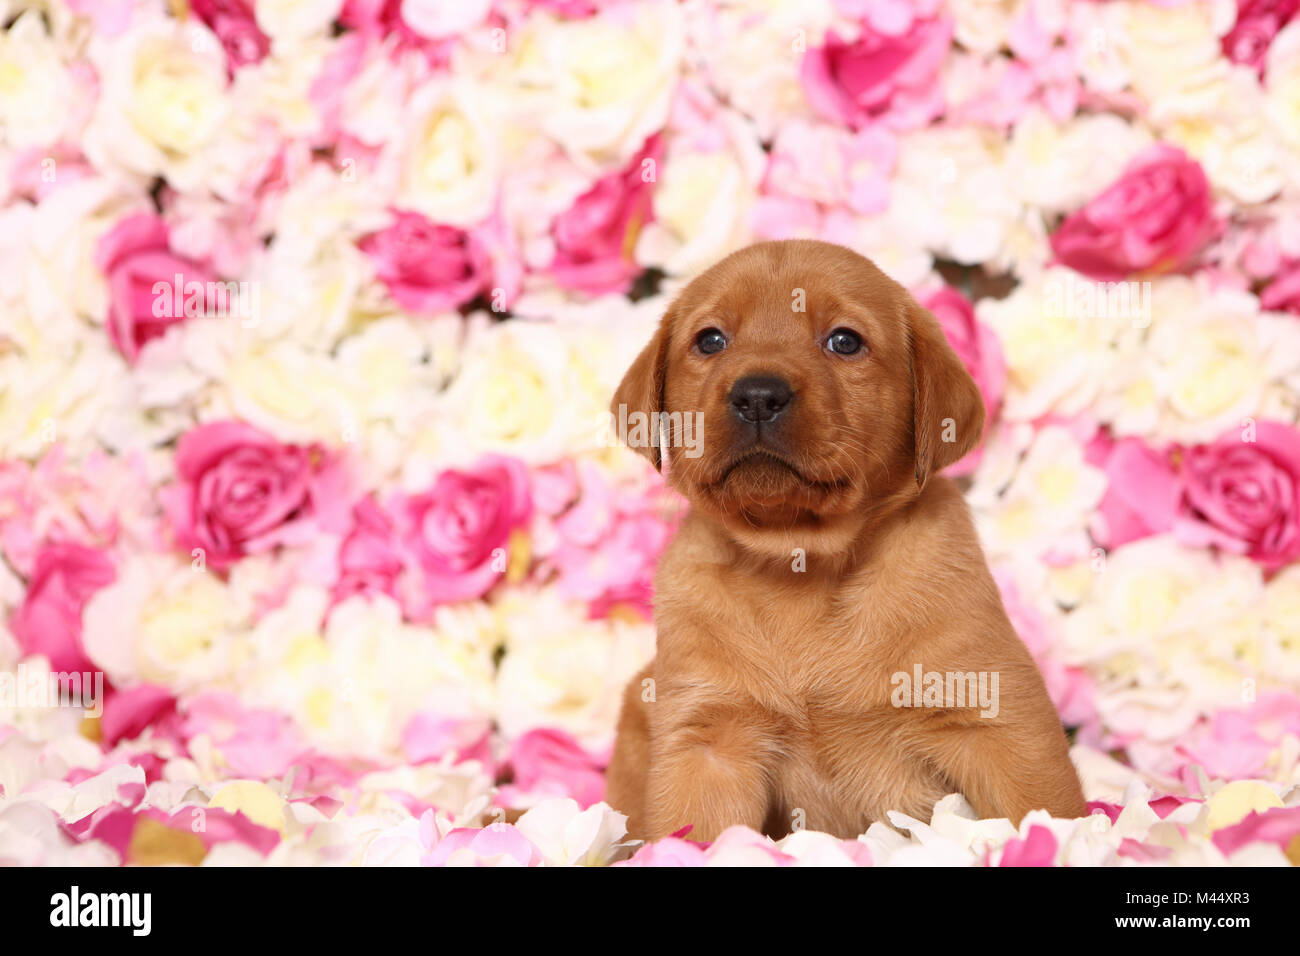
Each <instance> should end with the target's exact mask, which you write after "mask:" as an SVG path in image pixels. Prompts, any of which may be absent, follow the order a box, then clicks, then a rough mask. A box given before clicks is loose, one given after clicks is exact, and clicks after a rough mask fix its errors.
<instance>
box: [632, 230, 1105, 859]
mask: <svg viewBox="0 0 1300 956" xmlns="http://www.w3.org/2000/svg"><path fill="white" fill-rule="evenodd" d="M613 412H614V414H615V417H616V418H620V416H621V421H623V422H629V421H630V422H631V424H632V425H633V426H634V427H633V428H632V430H631V431H630V432H626V433H625V438H627V439H628V440H629V444H632V445H635V446H639V447H638V451H641V452H642V453H643V454H645V455H647V457H649V458H650V459H651V461H653V462H654V463H655V465H656V466H663V467H666V470H667V475H668V480H669V483H670V484H671V485H672V486H673V487H674V488H676V489H677V490H678V491H680V492H681V493H682V494H683V495H685V496H686V498H687V499H688V500H689V501H690V504H691V509H690V512H689V514H688V515H687V517H686V518H685V520H684V521H683V523H682V526H681V529H680V531H679V533H678V535H677V537H676V538H675V539H674V541H673V543H672V544H671V546H670V547H669V548H668V551H667V552H666V553H665V554H664V557H663V560H662V562H661V564H660V568H659V575H658V580H657V593H656V603H655V622H656V625H657V629H658V655H657V657H656V659H655V661H654V662H653V663H652V664H651V665H650V666H649V667H647V668H646V670H645V671H643V672H642V673H641V674H638V675H637V677H636V678H634V679H633V681H632V682H631V684H629V686H628V688H627V692H626V695H625V698H624V703H623V712H622V716H621V718H620V722H619V728H618V742H617V745H616V747H615V752H614V757H613V760H612V762H611V764H610V768H609V774H608V799H609V801H610V803H611V804H612V805H613V806H614V807H615V808H617V809H619V810H622V811H623V812H625V813H627V814H628V816H629V830H630V831H631V833H632V835H633V836H638V837H643V838H649V839H654V838H658V837H662V836H664V835H666V834H669V833H672V832H674V831H676V830H678V829H679V828H682V827H685V826H687V825H690V826H691V827H692V828H693V829H692V830H691V832H690V838H691V839H694V840H712V839H713V838H715V837H717V835H718V834H719V833H720V832H721V831H722V830H724V829H725V828H726V827H728V826H730V825H732V824H738V823H740V824H746V825H748V826H750V827H753V828H755V829H760V830H763V831H764V832H766V833H768V834H769V835H772V836H781V835H783V834H785V833H787V832H789V831H790V830H791V829H793V828H795V827H804V828H807V829H817V830H824V831H827V832H830V833H833V834H836V835H838V836H841V837H852V836H856V835H857V834H859V833H862V832H863V831H864V830H865V829H866V828H867V826H868V825H869V824H870V823H871V822H872V821H875V820H885V819H886V818H885V814H886V812H887V811H889V810H900V811H903V812H905V813H908V814H911V815H913V816H917V817H919V818H921V819H926V820H928V819H929V816H930V810H931V808H932V806H933V804H934V802H935V801H936V800H937V799H939V798H940V797H942V796H944V795H945V794H947V793H951V792H961V793H963V794H964V795H965V796H966V798H967V799H968V800H969V801H970V802H971V803H972V805H973V806H974V807H975V809H976V811H978V812H979V814H980V815H981V816H984V817H989V816H1004V817H1009V818H1010V819H1011V820H1012V821H1013V822H1017V823H1018V822H1019V821H1020V819H1021V818H1022V817H1023V816H1024V814H1025V813H1027V812H1028V811H1030V810H1033V809H1038V808H1045V809H1047V810H1049V811H1050V812H1051V813H1053V814H1055V815H1058V816H1080V815H1082V814H1084V813H1085V806H1084V800H1083V795H1082V792H1081V790H1080V786H1079V780H1078V777H1077V776H1076V774H1075V771H1074V768H1073V766H1072V765H1071V763H1070V759H1069V755H1068V751H1067V743H1066V740H1065V736H1064V734H1063V732H1062V729H1061V724H1060V721H1059V719H1058V717H1057V714H1056V711H1055V709H1054V708H1053V706H1052V703H1051V701H1050V700H1049V699H1048V696H1047V692H1046V690H1045V688H1044V686H1043V681H1042V678H1041V677H1040V676H1039V673H1038V670H1037V668H1036V667H1035V666H1034V663H1033V661H1032V660H1031V658H1030V656H1029V653H1028V651H1027V650H1026V648H1025V645H1024V644H1023V643H1022V642H1021V640H1020V639H1019V637H1017V636H1016V633H1015V631H1014V630H1013V629H1012V627H1011V623H1010V621H1008V620H1007V615H1006V612H1005V611H1004V610H1003V607H1002V602H1001V599H1000V597H999V595H998V591H997V588H996V587H995V585H994V583H993V580H992V578H991V577H990V575H989V571H988V568H987V566H986V564H985V560H984V555H983V552H982V551H981V549H980V545H979V542H978V540H977V539H976V535H975V531H974V528H973V526H972V524H971V519H970V515H969V513H968V511H967V508H966V504H965V502H964V501H963V499H962V497H961V495H960V494H959V492H958V491H957V489H956V487H955V486H954V485H953V484H952V482H951V481H949V480H948V479H946V478H942V477H938V476H936V474H935V472H937V471H938V470H939V469H941V468H943V467H945V466H946V465H949V464H951V463H953V462H955V461H956V460H957V459H959V458H960V457H961V456H962V455H964V454H965V453H966V452H967V451H969V450H970V448H971V447H972V446H973V445H974V444H975V443H976V442H977V441H978V439H979V436H980V432H981V428H982V426H983V422H984V407H983V403H982V401H981V399H980V395H979V392H978V390H977V389H976V387H975V383H974V382H973V381H972V379H971V377H970V375H969V374H968V373H967V372H966V370H965V368H964V367H963V366H962V364H961V361H960V360H959V359H958V357H957V355H956V354H955V353H954V352H953V350H952V348H951V347H950V346H949V345H948V343H947V341H946V340H945V338H944V336H943V333H942V331H941V330H940V328H939V325H938V323H937V322H936V321H935V319H934V317H933V316H932V315H930V313H929V312H927V311H926V310H925V309H923V308H921V306H920V305H918V304H917V303H916V301H915V300H914V299H913V298H912V297H911V296H910V295H909V294H908V293H907V291H906V290H905V289H903V288H902V287H901V286H899V285H898V284H897V283H896V282H894V281H893V280H891V279H889V278H888V277H887V276H885V275H884V274H883V273H882V272H881V271H880V270H879V269H877V268H876V267H875V266H874V265H872V264H871V263H870V262H869V261H867V260H866V259H864V258H862V257H861V256H859V255H857V254H855V253H853V252H850V251H849V250H847V249H844V248H841V247H839V246H833V245H829V244H826V243H821V242H813V241H805V240H795V241H789V242H769V243H763V244H760V245H756V246H752V247H750V248H748V249H744V250H742V251H741V252H738V253H736V254H734V255H732V256H730V257H728V258H727V259H725V260H723V261H722V262H720V263H718V264H717V265H715V266H714V267H713V268H711V269H709V270H708V271H707V272H705V273H704V274H703V275H701V276H700V277H699V278H697V279H695V280H694V281H693V282H691V283H690V285H688V286H687V287H686V289H685V290H684V291H683V292H682V293H681V295H680V296H678V298H677V299H676V301H675V302H673V304H672V306H671V307H670V308H669V310H668V312H667V314H666V315H665V316H664V318H663V321H662V323H661V324H660V326H659V329H658V331H657V332H656V334H655V336H654V338H653V339H652V340H651V342H650V344H649V345H647V346H646V348H645V349H644V351H642V353H641V354H640V356H639V357H638V358H637V359H636V361H635V362H634V363H633V365H632V368H631V369H630V370H629V371H628V373H627V376H626V377H625V378H624V380H623V382H622V384H621V385H620V386H619V388H618V391H617V394H616V395H615V397H614V401H613ZM637 412H640V413H641V414H642V416H648V415H651V414H656V413H657V414H659V415H660V416H661V418H662V420H664V421H665V423H666V430H665V433H664V438H663V441H662V442H655V443H653V444H652V443H650V442H647V441H644V440H642V439H644V438H645V435H646V433H645V430H644V429H642V430H641V431H640V432H638V431H637V429H636V428H635V425H636V424H637V422H638V421H644V420H645V419H638V417H637V416H636V414H635V413H637ZM688 426H695V427H696V429H697V430H696V431H695V432H694V433H692V432H691V431H690V429H689V427H688ZM651 432H652V433H653V429H652V430H651ZM922 674H923V675H925V676H924V677H923V678H922V680H921V681H920V684H921V686H916V687H913V686H911V685H912V684H914V683H916V680H915V678H916V677H917V676H919V675H922ZM936 674H937V675H938V678H937V679H938V682H939V683H938V684H936V682H935V678H934V677H933V676H932V675H936ZM900 675H905V676H906V680H904V679H903V677H901V676H900ZM977 688H978V690H980V691H983V692H984V696H983V698H982V699H980V700H977V699H976V698H977V696H979V695H978V693H977ZM923 690H925V691H926V693H924V694H923V693H922V691H923ZM990 690H991V692H992V693H988V692H989V691H990ZM963 691H964V692H965V693H962V692H963ZM959 694H960V696H959Z"/></svg>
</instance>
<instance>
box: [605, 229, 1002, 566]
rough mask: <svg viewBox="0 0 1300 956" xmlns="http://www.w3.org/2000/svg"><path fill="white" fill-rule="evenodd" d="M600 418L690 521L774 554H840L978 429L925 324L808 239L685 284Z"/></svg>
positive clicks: (887, 289) (969, 399) (854, 260)
mask: <svg viewBox="0 0 1300 956" xmlns="http://www.w3.org/2000/svg"><path fill="white" fill-rule="evenodd" d="M612 411H613V413H614V416H615V418H616V420H617V421H619V422H620V431H621V433H622V434H623V435H624V436H625V437H628V436H629V435H630V434H639V435H640V437H641V438H644V439H648V440H629V445H631V446H632V447H634V448H636V450H637V451H639V452H641V453H642V454H645V455H646V456H647V457H648V458H650V460H651V461H652V462H654V464H655V466H656V467H662V465H663V460H664V458H667V461H668V476H669V482H670V483H671V484H672V485H673V487H675V488H676V489H677V490H678V491H680V492H681V493H682V494H684V495H685V496H686V497H687V498H688V499H690V501H691V503H692V504H693V506H694V507H696V508H697V509H699V510H701V511H704V512H706V513H708V514H711V515H713V516H714V517H716V518H718V519H720V520H721V521H723V523H724V524H725V525H727V526H728V527H729V528H730V529H732V530H733V532H735V533H736V534H737V536H739V537H742V538H744V539H745V540H746V541H748V542H750V543H755V542H757V541H760V540H762V539H763V537H764V535H765V534H766V535H767V537H768V539H769V542H770V543H772V544H776V545H777V547H782V548H783V547H784V546H785V541H787V540H789V533H790V532H794V533H795V534H796V535H797V536H798V538H797V539H798V540H801V541H807V540H809V534H810V532H811V533H813V534H815V535H818V536H820V537H819V540H820V541H821V542H822V543H824V544H826V545H827V546H830V547H839V546H842V545H843V543H845V541H846V540H847V538H849V537H851V536H852V535H853V534H854V533H856V531H857V530H858V529H859V528H860V527H861V525H862V523H863V522H864V521H865V520H867V518H868V517H869V516H870V515H871V514H873V513H878V512H879V511H880V510H881V509H882V508H885V507H887V506H888V505H889V504H890V503H893V502H897V501H899V500H900V499H904V498H906V497H909V496H912V495H915V494H916V493H917V492H918V491H919V489H921V488H922V487H924V485H925V482H926V480H927V478H928V477H929V476H930V475H931V474H932V473H934V472H936V471H938V470H939V469H941V468H943V467H945V466H947V465H949V464H952V463H953V462H955V461H956V460H957V459H959V458H960V457H961V456H962V455H964V454H965V453H966V452H967V451H969V450H970V449H971V448H972V447H973V446H974V445H975V443H976V442H977V441H978V439H979V436H980V433H981V430H982V428H983V423H984V405H983V401H982V400H981V398H980V394H979V390H978V389H977V388H976V386H975V382H974V381H973V380H972V379H971V376H970V374H969V373H968V372H967V371H966V369H965V367H964V366H963V365H962V363H961V360H960V359H959V358H958V357H957V355H956V353H955V352H953V350H952V348H951V346H949V345H948V342H947V340H946V339H945V338H944V335H943V332H942V331H941V330H940V328H939V325H938V323H937V322H936V320H935V319H934V317H933V316H932V315H931V314H930V313H929V312H927V311H926V310H925V309H923V308H921V306H920V305H918V304H917V302H916V301H915V300H914V299H913V298H912V297H911V295H909V294H908V293H907V291H906V290H905V289H903V287H902V286H900V285H898V283H896V282H894V281H893V280H892V279H890V278H889V277H887V276H886V275H885V274H884V273H882V272H881V271H880V270H879V269H877V268H876V267H875V266H874V265H872V264H871V262H869V261H868V260H867V259H865V258H863V257H862V256H859V255H857V254H856V253H854V252H851V251H850V250H848V249H845V248H843V247H840V246H835V245H830V244H828V243H823V242H815V241H810V240H791V241H787V242H767V243H761V244H759V245H755V246H750V247H749V248H747V249H744V250H741V251H740V252H737V253H735V254H733V255H731V256H729V257H728V258H726V259H724V260H723V261H722V262H720V263H718V264H717V265H715V266H714V267H713V268H711V269H709V270H708V271H707V272H705V273H704V274H703V275H701V276H699V277H698V278H697V279H695V280H694V281H693V282H691V283H690V284H689V285H688V286H687V287H686V289H685V290H683V292H682V293H681V294H680V295H679V296H678V297H677V299H676V300H675V301H674V302H673V304H672V305H671V307H670V308H669V309H668V312H667V313H666V314H665V315H664V318H663V321H662V322H661V323H660V325H659V328H658V331H657V332H656V333H655V335H654V337H653V339H652V340H651V341H650V343H649V344H648V345H647V346H646V347H645V349H644V350H643V351H642V352H641V354H640V355H639V356H638V357H637V359H636V361H635V362H634V363H633V364H632V367H631V368H630V369H629V370H628V372H627V375H626V376H625V377H624V379H623V382H622V384H621V385H620V386H619V388H618V390H617V392H616V393H615V396H614V401H613V404H612ZM629 421H632V422H638V421H646V422H650V423H651V424H650V427H649V429H648V430H643V431H641V432H639V433H637V432H631V433H629V431H628V429H627V428H626V423H627V422H629ZM661 423H662V425H663V431H662V438H661V440H656V438H657V437H658V436H657V434H656V432H657V431H658V429H657V426H658V425H659V424H661ZM774 534H775V535H776V537H777V538H778V539H780V543H777V541H775V540H772V536H773V535H774Z"/></svg>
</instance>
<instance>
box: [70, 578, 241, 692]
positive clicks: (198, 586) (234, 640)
mask: <svg viewBox="0 0 1300 956" xmlns="http://www.w3.org/2000/svg"><path fill="white" fill-rule="evenodd" d="M233 595H234V591H233V590H232V589H231V588H228V587H227V586H226V585H224V584H223V583H222V582H221V579H220V578H218V577H217V575H215V574H213V573H212V572H211V571H208V570H206V568H205V567H203V565H202V557H201V556H199V557H195V558H193V559H191V560H183V559H176V558H172V557H170V556H163V555H157V554H144V555H136V556H134V557H131V558H129V559H128V560H127V561H126V563H125V564H124V566H123V567H121V568H119V571H118V577H117V580H116V581H114V582H113V583H112V584H110V585H109V586H108V587H106V588H103V589H102V590H100V591H98V592H96V594H95V596H94V597H93V598H91V600H90V602H89V603H88V604H87V605H86V610H85V614H84V617H83V621H84V633H83V641H84V644H85V647H86V653H87V654H88V655H89V656H90V659H91V660H92V661H93V662H94V663H95V664H96V665H98V666H100V667H102V668H103V669H104V671H105V672H106V673H107V674H108V676H109V678H110V679H111V680H112V681H113V682H114V683H116V684H123V685H129V684H132V683H136V682H141V681H144V682H150V683H157V684H164V685H166V686H169V687H172V688H173V689H176V690H181V691H185V690H197V689H199V688H201V687H202V688H213V687H226V688H231V687H232V686H233V683H232V682H233V678H234V677H235V675H236V673H237V672H238V671H239V670H240V668H241V666H242V665H243V663H244V662H245V661H246V660H247V655H248V646H247V643H246V642H245V641H244V640H241V639H240V638H239V629H240V627H241V626H242V625H243V624H244V623H245V620H246V617H245V615H246V613H247V610H248V608H247V606H241V605H242V602H238V601H234V600H233V599H232V598H233Z"/></svg>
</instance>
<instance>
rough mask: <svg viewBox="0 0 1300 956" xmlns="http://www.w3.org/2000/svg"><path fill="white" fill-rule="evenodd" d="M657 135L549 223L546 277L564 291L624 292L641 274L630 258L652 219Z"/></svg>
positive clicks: (658, 150) (658, 146)
mask: <svg viewBox="0 0 1300 956" xmlns="http://www.w3.org/2000/svg"><path fill="white" fill-rule="evenodd" d="M659 158H660V137H659V135H658V134H655V135H654V136H651V137H650V138H649V139H647V140H646V141H645V144H644V145H643V146H642V147H641V151H640V152H639V153H637V155H636V156H634V157H633V158H632V161H631V162H630V163H628V165H627V166H626V167H624V168H623V169H622V170H620V171H618V172H616V173H611V174H610V175H608V176H605V177H604V178H603V179H600V180H599V181H597V182H596V184H595V185H594V186H592V187H591V188H590V189H588V190H587V191H586V192H585V193H583V194H582V195H581V196H579V197H578V198H577V200H576V201H575V202H574V204H573V205H572V206H570V207H569V209H568V210H567V211H566V212H563V213H561V214H560V215H559V216H557V217H556V219H555V224H554V226H553V228H552V231H553V232H554V235H555V258H554V259H553V260H552V261H551V273H552V275H554V276H555V281H556V282H558V283H559V284H560V285H562V286H564V287H565V288H566V289H575V290H577V291H579V292H584V293H586V294H587V295H603V294H605V293H610V292H626V291H627V290H628V288H629V287H630V286H631V284H632V280H633V279H634V278H636V276H637V275H639V274H640V272H641V267H640V266H639V265H638V264H637V262H636V260H635V259H634V258H633V255H632V253H633V250H634V249H635V248H636V237H637V234H638V233H639V232H640V230H641V227H642V226H644V225H645V224H646V223H647V222H650V221H651V220H652V219H653V215H654V210H653V203H652V198H653V193H654V183H655V180H654V177H653V176H651V177H649V178H647V176H646V175H645V171H646V170H647V169H652V168H653V167H652V166H650V165H648V164H647V161H648V162H649V163H658V161H659Z"/></svg>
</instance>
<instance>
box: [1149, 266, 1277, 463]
mask: <svg viewBox="0 0 1300 956" xmlns="http://www.w3.org/2000/svg"><path fill="white" fill-rule="evenodd" d="M1202 292H1203V295H1202V297H1201V300H1200V301H1199V302H1198V303H1197V305H1196V307H1195V308H1194V309H1193V310H1192V311H1191V312H1188V313H1183V314H1164V313H1161V312H1157V313H1156V316H1155V322H1154V323H1153V325H1152V329H1151V335H1150V339H1149V342H1148V356H1149V359H1148V361H1149V364H1150V367H1151V369H1152V381H1153V384H1154V386H1155V389H1156V391H1157V394H1158V395H1159V396H1160V399H1161V420H1160V423H1159V427H1158V433H1159V434H1160V435H1161V436H1163V437H1165V438H1167V439H1170V440H1175V441H1183V442H1202V441H1213V440H1214V439H1215V438H1217V437H1218V436H1219V435H1220V434H1221V433H1222V432H1224V431H1225V430H1227V429H1230V428H1237V427H1239V426H1240V425H1241V422H1242V420H1243V419H1245V418H1248V417H1258V416H1259V414H1260V409H1261V407H1262V403H1263V399H1264V391H1265V385H1266V384H1267V383H1269V382H1270V381H1274V380H1276V379H1278V378H1279V377H1280V376H1281V375H1283V374H1285V373H1286V371H1287V368H1288V366H1290V367H1294V365H1295V363H1296V362H1297V361H1300V356H1297V355H1296V354H1295V353H1294V352H1292V353H1290V354H1287V353H1286V352H1285V351H1277V350H1276V349H1275V348H1274V347H1272V346H1270V345H1269V344H1266V343H1268V342H1269V338H1270V336H1271V334H1272V333H1273V332H1274V331H1275V330H1276V333H1277V334H1279V335H1283V336H1285V335H1286V334H1287V332H1288V331H1295V330H1287V329H1286V328H1285V327H1279V324H1278V323H1279V318H1278V317H1272V316H1268V315H1262V314H1260V313H1259V311H1258V309H1259V304H1258V302H1257V301H1256V299H1255V297H1254V296H1252V295H1250V294H1249V293H1244V292H1237V291H1234V290H1231V289H1219V290H1215V291H1212V292H1205V290H1202ZM1283 321H1284V320H1283ZM1298 339H1300V335H1297V336H1292V341H1293V342H1294V341H1296V340H1298Z"/></svg>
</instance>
